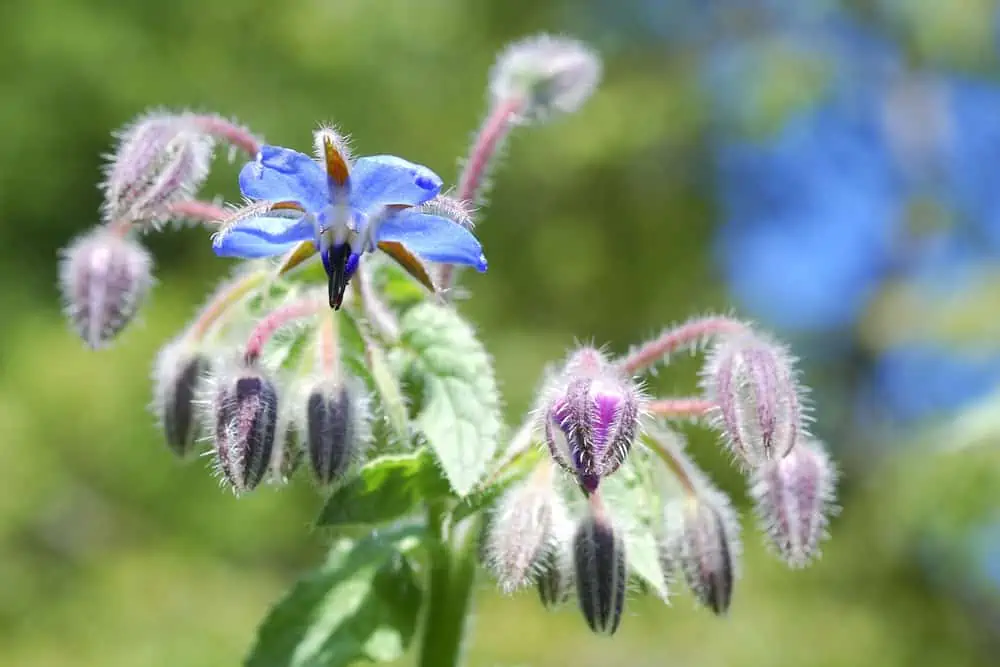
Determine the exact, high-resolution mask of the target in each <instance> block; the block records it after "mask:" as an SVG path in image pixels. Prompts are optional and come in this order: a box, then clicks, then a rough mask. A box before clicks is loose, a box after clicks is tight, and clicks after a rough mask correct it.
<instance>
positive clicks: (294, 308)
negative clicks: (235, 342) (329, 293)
mask: <svg viewBox="0 0 1000 667" xmlns="http://www.w3.org/2000/svg"><path fill="white" fill-rule="evenodd" d="M323 307H324V303H323V301H322V300H320V299H315V298H308V299H302V300H301V301H295V302H293V303H290V304H288V305H285V306H282V307H281V308H278V309H277V310H274V311H272V312H271V313H269V314H268V315H267V316H266V317H265V318H264V319H262V320H261V321H260V322H258V323H257V326H256V327H254V330H253V331H252V332H251V333H250V338H249V339H248V340H247V345H246V350H245V351H244V353H243V358H244V360H245V361H246V363H247V365H248V366H252V365H254V364H256V363H257V360H258V359H260V355H261V352H263V350H264V346H265V345H266V344H267V341H269V340H270V339H271V336H273V335H274V333H275V332H276V331H278V330H279V329H281V328H282V327H284V326H285V325H287V324H288V323H290V322H292V321H294V320H297V319H300V318H303V317H310V316H312V315H315V314H316V313H318V312H320V311H321V310H322V309H323Z"/></svg>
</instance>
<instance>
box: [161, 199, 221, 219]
mask: <svg viewBox="0 0 1000 667" xmlns="http://www.w3.org/2000/svg"><path fill="white" fill-rule="evenodd" d="M167 210H168V211H169V212H170V213H171V215H176V216H178V217H181V218H187V219H189V220H197V221H198V222H200V223H202V224H209V225H216V224H218V223H219V222H221V221H222V220H225V219H226V218H227V217H228V216H229V212H228V211H227V210H226V209H224V208H222V207H221V206H219V205H217V204H213V203H212V202H208V201H201V200H199V199H185V200H183V201H179V202H174V203H173V204H171V205H170V206H168V207H167Z"/></svg>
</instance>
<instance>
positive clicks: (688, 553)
mask: <svg viewBox="0 0 1000 667" xmlns="http://www.w3.org/2000/svg"><path fill="white" fill-rule="evenodd" d="M660 548H661V563H663V564H664V566H665V568H669V569H670V570H671V571H674V570H679V571H680V574H682V575H683V577H684V580H685V582H686V583H687V586H688V588H689V589H690V590H691V592H692V594H694V596H695V598H696V599H697V600H698V602H699V603H700V604H702V605H703V606H705V607H707V608H709V609H711V610H712V611H713V612H715V613H716V614H719V615H722V614H725V613H726V612H727V611H728V610H729V604H730V602H731V601H732V596H733V582H734V580H735V579H736V576H737V574H738V566H739V557H740V540H739V522H738V520H737V518H736V515H735V513H734V512H733V510H732V507H731V506H730V503H729V499H728V498H726V496H725V495H723V494H722V493H721V492H719V491H716V490H715V489H702V490H700V491H699V493H698V495H697V496H689V497H685V498H682V499H678V500H675V501H672V502H671V503H669V504H668V505H667V508H666V537H665V539H664V541H663V542H662V544H661V545H660Z"/></svg>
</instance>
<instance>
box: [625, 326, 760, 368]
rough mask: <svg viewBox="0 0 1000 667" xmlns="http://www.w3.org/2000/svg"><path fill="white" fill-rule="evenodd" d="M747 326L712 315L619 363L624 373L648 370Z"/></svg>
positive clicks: (672, 331)
mask: <svg viewBox="0 0 1000 667" xmlns="http://www.w3.org/2000/svg"><path fill="white" fill-rule="evenodd" d="M749 330H750V327H749V326H748V325H747V324H745V323H743V322H740V321H739V320H734V319H732V318H729V317H721V316H713V317H701V318H697V319H694V320H689V321H688V322H685V323H684V324H681V325H680V326H677V327H674V328H673V329H667V330H666V331H664V332H663V333H662V334H660V336H658V337H657V338H654V339H653V340H651V341H649V342H646V343H643V344H642V345H640V346H639V347H637V348H635V349H634V350H632V351H631V352H629V353H628V355H627V356H626V357H625V358H624V359H622V360H621V361H620V362H619V363H620V365H621V368H622V370H623V371H624V372H625V373H628V374H630V375H631V374H633V373H636V372H638V371H641V370H644V369H646V368H649V367H650V366H652V365H654V364H656V363H657V362H658V361H660V360H661V359H663V358H664V357H666V356H668V355H670V354H672V353H673V352H676V351H677V350H679V349H682V348H685V347H688V346H690V345H693V344H695V343H698V342H701V341H703V340H705V339H707V338H715V337H717V336H724V335H727V334H734V333H740V332H744V331H749Z"/></svg>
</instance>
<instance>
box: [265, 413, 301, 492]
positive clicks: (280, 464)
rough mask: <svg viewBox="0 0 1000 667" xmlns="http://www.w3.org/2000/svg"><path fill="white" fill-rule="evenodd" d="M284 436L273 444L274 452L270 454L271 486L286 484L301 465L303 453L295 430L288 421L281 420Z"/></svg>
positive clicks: (269, 477) (269, 476)
mask: <svg viewBox="0 0 1000 667" xmlns="http://www.w3.org/2000/svg"><path fill="white" fill-rule="evenodd" d="M282 421H283V424H282V427H283V430H284V434H283V435H281V436H280V437H279V438H278V439H277V441H276V442H275V446H274V451H272V452H271V465H270V473H269V474H268V480H269V481H270V482H271V483H272V484H278V485H281V484H287V483H288V480H289V479H291V477H292V475H294V474H295V471H296V470H298V469H299V466H300V465H301V464H302V459H304V458H305V452H304V451H303V449H302V445H301V444H300V443H299V439H298V437H297V434H296V431H295V428H294V427H293V426H292V424H291V422H290V420H282Z"/></svg>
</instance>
